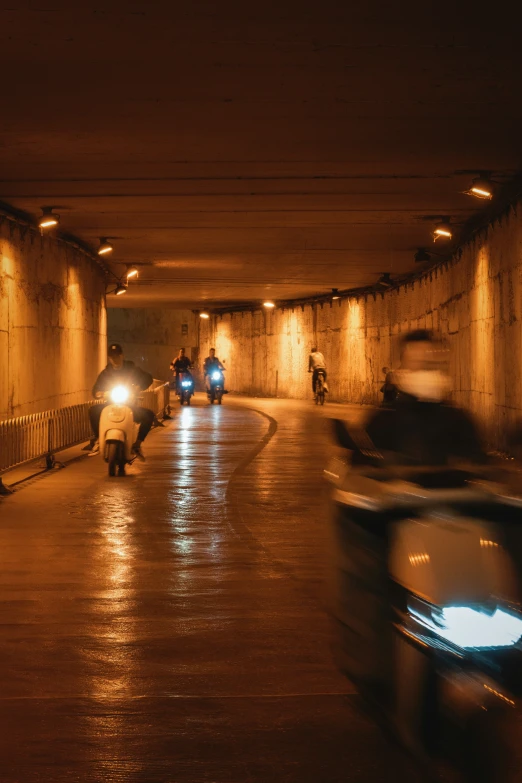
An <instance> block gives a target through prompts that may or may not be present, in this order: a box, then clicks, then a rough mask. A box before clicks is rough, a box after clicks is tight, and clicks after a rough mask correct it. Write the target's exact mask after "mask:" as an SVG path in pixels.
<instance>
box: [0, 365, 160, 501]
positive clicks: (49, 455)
mask: <svg viewBox="0 0 522 783" xmlns="http://www.w3.org/2000/svg"><path fill="white" fill-rule="evenodd" d="M169 400H170V389H169V384H168V383H163V382H162V381H157V380H155V381H154V382H153V384H152V386H150V387H149V388H148V389H147V390H146V391H145V392H143V399H142V402H141V404H142V405H143V407H144V408H150V410H151V411H152V412H153V413H154V417H155V420H156V423H159V422H158V419H159V418H160V417H161V418H166V417H167V416H168V414H169V410H170V408H169ZM99 404H101V400H95V401H91V402H84V403H81V404H79V405H71V406H69V407H67V408H57V409H55V410H49V411H43V412H42V413H31V414H28V415H27V416H17V417H15V418H12V419H5V420H4V421H0V495H6V494H9V493H10V490H9V489H8V487H6V486H5V484H4V483H3V482H2V474H3V473H5V472H6V471H8V470H11V469H12V468H16V467H18V466H19V465H22V464H24V463H25V462H31V461H32V460H36V459H41V458H44V459H45V470H49V469H50V468H52V467H53V466H54V465H55V454H56V453H57V452H58V451H62V450H63V449H67V448H69V447H70V446H75V445H77V444H78V443H82V442H83V441H86V440H89V438H90V437H91V428H90V423H89V408H90V407H91V406H92V405H99Z"/></svg>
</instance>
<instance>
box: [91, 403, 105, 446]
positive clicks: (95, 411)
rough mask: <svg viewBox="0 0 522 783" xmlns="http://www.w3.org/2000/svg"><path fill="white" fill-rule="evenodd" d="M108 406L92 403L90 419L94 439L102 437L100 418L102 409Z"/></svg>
mask: <svg viewBox="0 0 522 783" xmlns="http://www.w3.org/2000/svg"><path fill="white" fill-rule="evenodd" d="M106 407H107V406H106V405H91V407H90V408H89V420H90V422H91V429H92V434H93V436H94V440H98V439H99V437H100V418H101V414H102V410H103V409H104V408H106Z"/></svg>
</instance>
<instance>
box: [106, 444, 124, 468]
mask: <svg viewBox="0 0 522 783" xmlns="http://www.w3.org/2000/svg"><path fill="white" fill-rule="evenodd" d="M122 451H123V444H122V443H120V442H119V441H116V442H113V443H109V444H108V445H107V462H108V463H109V476H115V475H116V468H121V466H122V465H123V466H124V467H125V462H124V461H123V462H122Z"/></svg>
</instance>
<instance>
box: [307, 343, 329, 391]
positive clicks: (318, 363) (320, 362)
mask: <svg viewBox="0 0 522 783" xmlns="http://www.w3.org/2000/svg"><path fill="white" fill-rule="evenodd" d="M320 371H321V372H322V373H323V375H324V390H325V391H326V392H327V391H328V386H327V385H326V378H327V376H328V373H327V371H326V360H325V358H324V356H323V354H322V353H321V351H318V350H317V348H312V350H311V352H310V356H309V357H308V372H311V373H312V391H313V393H314V398H315V397H316V390H317V376H318V375H319V372H320Z"/></svg>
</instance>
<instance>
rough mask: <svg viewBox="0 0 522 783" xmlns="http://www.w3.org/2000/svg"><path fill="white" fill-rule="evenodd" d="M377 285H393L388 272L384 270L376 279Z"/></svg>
mask: <svg viewBox="0 0 522 783" xmlns="http://www.w3.org/2000/svg"><path fill="white" fill-rule="evenodd" d="M377 285H382V286H383V287H384V288H389V287H390V286H391V285H393V280H392V279H391V274H390V272H384V273H383V274H382V275H381V276H380V278H379V279H378V280H377Z"/></svg>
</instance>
